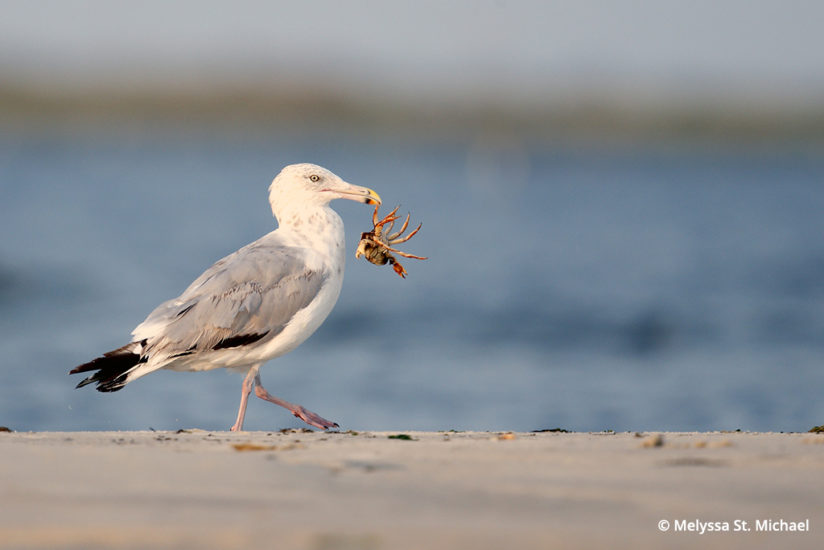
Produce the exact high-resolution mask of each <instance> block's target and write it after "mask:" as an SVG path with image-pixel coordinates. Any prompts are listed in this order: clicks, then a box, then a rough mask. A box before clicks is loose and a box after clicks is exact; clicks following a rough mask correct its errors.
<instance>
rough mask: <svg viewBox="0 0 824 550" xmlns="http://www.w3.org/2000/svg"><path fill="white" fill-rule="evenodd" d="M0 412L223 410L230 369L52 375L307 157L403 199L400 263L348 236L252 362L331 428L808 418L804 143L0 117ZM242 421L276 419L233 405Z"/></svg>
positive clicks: (121, 424) (89, 414)
mask: <svg viewBox="0 0 824 550" xmlns="http://www.w3.org/2000/svg"><path fill="white" fill-rule="evenodd" d="M0 145H2V147H0V186H1V187H0V189H2V203H1V204H0V213H2V216H1V217H0V228H2V232H3V236H4V238H3V239H2V242H0V329H2V334H3V338H2V340H1V341H0V346H1V347H0V357H2V360H0V361H2V364H1V365H0V425H8V426H10V427H12V428H14V429H18V430H64V429H66V430H70V429H145V428H147V427H154V428H156V429H176V428H179V427H201V428H204V429H225V428H226V427H228V426H229V425H231V423H232V422H233V420H234V414H235V412H236V406H237V401H238V398H239V393H240V392H239V390H240V382H241V379H240V377H239V376H237V375H235V374H231V373H226V372H224V371H222V370H220V371H216V372H210V373H197V374H181V373H167V372H159V373H155V374H152V375H151V376H148V377H146V378H143V379H141V380H139V381H137V382H135V383H134V384H130V385H129V386H128V387H127V388H125V389H124V390H123V391H121V392H118V393H115V394H100V393H98V392H95V391H92V390H91V389H89V388H86V389H85V390H74V389H73V388H74V385H75V384H76V383H77V381H78V380H77V379H76V378H77V377H72V378H70V377H69V376H67V374H66V373H67V371H68V370H69V369H70V368H72V367H74V366H75V365H77V364H79V363H81V362H85V361H87V360H89V359H91V358H92V357H94V356H96V355H97V354H99V353H100V352H103V351H107V350H109V349H113V348H115V347H118V346H120V345H122V344H123V343H125V342H127V339H128V337H129V333H130V331H131V329H132V328H133V327H134V326H135V325H136V324H138V323H139V322H140V321H142V319H143V318H144V317H145V315H146V314H147V313H148V312H149V311H151V310H152V309H153V307H154V306H155V305H156V304H157V303H159V302H160V301H162V300H165V299H168V298H171V297H173V296H176V295H177V294H178V293H179V292H180V291H182V290H183V288H185V287H186V286H187V284H188V283H189V282H190V281H191V280H192V279H193V278H194V277H196V276H197V275H198V274H200V272H201V271H202V270H203V269H205V268H206V267H208V266H209V265H210V264H211V263H212V262H213V261H215V260H217V259H219V258H220V257H222V256H223V255H225V254H227V253H229V252H231V251H233V250H235V249H237V248H238V247H240V246H242V245H243V244H245V243H247V242H250V241H252V240H254V239H256V238H258V237H259V236H260V235H263V234H264V233H266V232H268V231H270V230H271V228H272V227H273V222H272V219H271V214H270V211H269V206H268V203H267V201H266V197H267V194H266V188H267V186H268V184H269V181H270V180H271V178H272V176H274V174H276V173H277V171H278V170H279V169H280V168H281V167H282V166H283V165H285V164H289V163H293V162H316V163H318V164H322V165H324V166H326V167H328V168H330V169H332V170H333V171H335V172H337V173H338V174H340V175H341V176H342V177H344V178H345V179H347V180H348V181H351V182H353V183H357V184H361V185H367V186H369V187H372V188H374V189H376V190H377V191H378V192H379V193H380V194H381V196H382V197H383V198H384V200H385V202H386V204H387V205H389V206H391V205H393V204H396V203H401V204H402V209H404V210H410V211H411V212H412V214H413V220H415V221H418V220H419V221H423V222H424V227H423V230H422V231H421V233H420V234H419V236H418V237H416V238H415V239H413V240H412V241H411V242H410V243H409V244H408V250H409V251H411V252H415V253H420V254H424V255H428V256H429V257H430V258H431V259H430V260H429V261H427V262H416V261H414V260H408V261H407V262H404V264H405V265H406V267H407V269H408V271H409V277H408V279H407V280H405V281H404V280H401V279H400V278H398V277H397V276H395V275H394V274H393V273H392V272H391V270H390V269H389V268H388V267H383V268H379V267H376V266H373V265H371V264H367V263H366V262H364V261H363V260H360V261H355V259H354V257H353V256H352V254H353V252H354V245H355V244H356V242H357V238H358V235H359V232H360V231H363V230H366V229H369V228H370V226H371V224H370V223H369V218H370V209H369V208H368V207H365V206H363V205H359V204H355V203H350V202H346V201H338V203H336V209H337V210H338V211H339V212H340V213H341V214H342V216H343V218H344V221H345V223H346V226H347V228H348V242H349V243H350V246H351V247H352V249H351V250H350V258H349V260H348V266H347V276H346V280H345V282H344V289H343V292H342V296H341V299H340V302H339V303H338V306H337V307H336V309H335V310H334V311H333V313H332V315H331V317H330V318H329V319H328V321H327V322H326V323H325V324H324V326H323V327H322V328H321V329H320V330H319V331H318V333H316V335H315V336H313V337H312V338H311V339H310V340H309V341H308V342H307V343H305V344H304V345H303V346H301V348H299V349H298V350H297V351H295V352H293V353H292V354H290V355H288V356H285V357H282V358H280V359H277V360H275V361H273V362H270V363H269V364H268V365H267V366H265V367H264V369H263V371H262V377H263V380H264V382H265V384H266V386H267V388H268V389H269V390H270V391H271V392H272V393H274V394H275V395H278V396H281V397H283V398H285V399H288V400H290V401H293V402H298V403H301V404H303V405H305V406H306V407H308V408H311V409H313V410H315V411H317V412H319V413H320V414H322V415H324V416H326V417H327V418H331V419H334V420H336V421H338V422H340V424H341V426H342V427H343V428H345V429H349V428H351V429H358V430H363V429H451V428H454V429H479V430H499V429H515V430H531V429H539V428H551V427H556V426H561V427H564V428H567V429H574V430H601V429H615V430H653V429H656V430H661V429H672V430H691V429H700V430H709V429H736V428H742V429H752V430H784V431H789V430H806V429H808V428H809V427H811V426H812V425H814V424H821V423H822V422H824V400H822V399H821V397H820V388H821V387H822V386H824V369H822V365H823V364H824V239H823V238H822V236H824V216H822V212H824V156H822V155H817V154H811V153H809V151H807V152H801V151H798V150H795V149H793V148H790V147H787V148H786V149H764V148H759V149H747V148H737V149H736V148H728V149H723V148H720V149H719V148H689V147H675V146H668V147H665V146H655V147H652V146H634V147H629V146H626V147H623V148H615V147H613V148H609V147H597V146H589V147H584V146H581V147H572V146H558V145H546V144H541V143H522V142H517V141H515V142H513V141H512V140H509V139H494V137H493V139H488V138H482V139H478V140H476V141H473V142H466V143H461V142H451V143H446V144H444V143H428V142H425V141H416V140H414V139H387V138H386V136H381V137H380V138H370V137H369V136H347V137H346V139H342V138H341V136H340V135H335V136H334V137H328V138H325V137H324V136H323V135H319V134H318V135H315V134H312V133H306V134H305V135H301V136H299V137H297V138H295V137H294V136H287V135H285V134H282V135H281V134H266V133H258V134H254V135H252V136H250V137H239V136H238V134H232V133H225V134H217V135H205V134H201V133H194V132H193V133H191V134H186V133H171V132H165V131H157V130H146V131H141V132H131V133H130V132H126V131H124V132H85V133H83V132H80V133H77V134H68V133H67V134H60V133H51V134H48V135H46V134H44V135H38V134H29V135H28V136H27V137H23V138H21V137H20V136H19V135H17V136H6V137H0ZM247 419H248V420H247V428H249V429H275V428H281V427H287V426H299V425H300V422H299V421H297V420H295V419H293V418H291V417H290V416H288V413H286V412H285V411H283V410H282V409H279V408H277V407H274V406H272V405H269V404H266V403H263V402H261V401H255V402H253V403H251V404H250V411H249V415H248V417H247Z"/></svg>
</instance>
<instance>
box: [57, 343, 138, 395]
mask: <svg viewBox="0 0 824 550" xmlns="http://www.w3.org/2000/svg"><path fill="white" fill-rule="evenodd" d="M141 344H143V343H142V342H141ZM134 349H135V343H134V342H132V343H131V344H127V345H125V346H123V347H122V348H119V349H116V350H114V351H110V352H108V353H104V354H103V356H102V357H98V358H96V359H93V360H91V361H89V362H88V363H83V364H82V365H79V366H77V367H75V368H73V369H72V370H70V371H69V374H78V373H81V372H88V371H97V372H95V373H94V374H92V375H91V376H89V377H88V378H85V379H83V380H82V381H80V383H79V384H77V386H75V389H79V388H82V387H83V386H88V385H89V384H91V383H92V382H97V388H95V389H96V390H97V391H102V392H112V391H117V390H119V389H120V388H122V387H123V386H125V385H126V382H127V377H128V374H129V372H131V370H132V369H134V367H136V366H137V365H139V364H140V363H143V362H145V361H146V358H145V357H142V356H141V355H140V354H139V353H134V351H132V350H134Z"/></svg>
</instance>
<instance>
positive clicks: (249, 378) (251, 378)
mask: <svg viewBox="0 0 824 550" xmlns="http://www.w3.org/2000/svg"><path fill="white" fill-rule="evenodd" d="M258 368H260V365H255V366H254V367H252V368H251V369H249V373H248V374H247V375H246V378H244V379H243V389H242V390H241V393H240V409H238V411H237V420H236V421H235V425H234V426H232V427H231V428H229V429H230V430H231V431H233V432H239V431H241V430H242V429H243V418H244V417H245V416H246V404H247V402H248V401H249V394H250V393H252V387H254V385H255V378H257V375H258V374H257V373H258Z"/></svg>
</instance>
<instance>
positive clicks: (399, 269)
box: [392, 262, 406, 279]
mask: <svg viewBox="0 0 824 550" xmlns="http://www.w3.org/2000/svg"><path fill="white" fill-rule="evenodd" d="M392 269H394V270H395V273H397V274H398V275H400V276H401V277H402V278H404V279H406V270H405V269H404V268H403V266H402V265H401V264H400V263H398V262H394V263H393V264H392Z"/></svg>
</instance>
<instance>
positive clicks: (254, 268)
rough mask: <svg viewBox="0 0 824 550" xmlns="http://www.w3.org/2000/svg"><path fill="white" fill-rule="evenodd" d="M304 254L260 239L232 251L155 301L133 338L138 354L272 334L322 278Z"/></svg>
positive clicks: (179, 351)
mask: <svg viewBox="0 0 824 550" xmlns="http://www.w3.org/2000/svg"><path fill="white" fill-rule="evenodd" d="M269 241H271V239H270V240H269ZM310 253H311V252H309V251H307V250H306V249H303V248H295V247H288V246H284V245H279V244H276V243H272V242H265V239H264V240H261V241H258V242H255V243H252V244H250V245H248V246H246V247H244V248H242V249H240V250H238V251H237V252H235V253H234V254H231V255H229V256H227V257H225V258H223V259H222V260H220V261H218V262H217V263H216V264H214V265H213V266H212V267H210V268H209V269H208V270H206V271H205V272H204V273H203V274H202V275H201V276H200V277H198V278H197V279H196V280H195V281H194V282H193V283H192V284H191V285H190V286H189V288H187V289H186V290H185V291H184V292H183V294H181V295H180V296H179V297H178V298H176V299H174V300H169V301H168V302H164V303H163V304H161V305H160V306H158V307H157V308H156V309H155V310H154V311H153V312H152V313H151V314H150V315H149V316H148V317H147V318H146V320H145V321H143V323H141V324H140V325H138V326H137V328H135V330H134V332H133V335H134V338H135V341H143V340H146V344H145V345H144V348H143V349H144V353H147V352H148V354H150V355H154V354H157V353H159V354H161V355H163V356H165V357H176V356H185V355H191V354H193V353H196V352H202V351H207V350H214V349H221V348H229V347H233V346H236V345H241V344H247V343H251V342H255V341H258V340H265V341H268V340H270V339H271V338H274V337H275V336H277V334H279V333H280V332H281V331H282V330H283V328H284V327H285V326H286V324H287V323H288V322H289V320H290V319H292V317H293V316H294V315H295V313H297V312H298V311H300V310H301V309H303V308H305V307H306V306H308V305H309V304H310V303H311V302H312V300H314V298H315V296H316V295H317V294H318V292H319V291H320V288H321V286H323V283H324V281H325V280H326V278H327V275H326V273H325V272H323V271H320V270H312V269H308V268H307V261H306V260H307V257H308V254H310Z"/></svg>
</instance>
